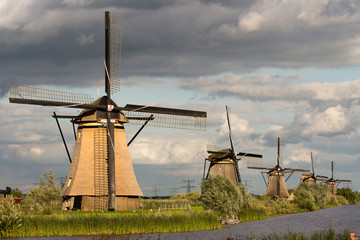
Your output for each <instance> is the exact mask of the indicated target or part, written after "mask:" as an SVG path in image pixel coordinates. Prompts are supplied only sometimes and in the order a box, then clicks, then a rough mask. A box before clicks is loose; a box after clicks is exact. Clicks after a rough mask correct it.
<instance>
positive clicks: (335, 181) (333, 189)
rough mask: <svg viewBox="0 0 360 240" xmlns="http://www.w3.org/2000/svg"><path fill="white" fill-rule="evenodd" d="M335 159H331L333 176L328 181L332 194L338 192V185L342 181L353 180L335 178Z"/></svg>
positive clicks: (349, 181)
mask: <svg viewBox="0 0 360 240" xmlns="http://www.w3.org/2000/svg"><path fill="white" fill-rule="evenodd" d="M334 171H335V170H334V161H331V178H329V179H328V180H327V181H326V184H327V185H328V188H329V191H330V192H331V193H332V194H334V195H335V194H336V187H337V186H339V184H340V183H351V180H343V179H334Z"/></svg>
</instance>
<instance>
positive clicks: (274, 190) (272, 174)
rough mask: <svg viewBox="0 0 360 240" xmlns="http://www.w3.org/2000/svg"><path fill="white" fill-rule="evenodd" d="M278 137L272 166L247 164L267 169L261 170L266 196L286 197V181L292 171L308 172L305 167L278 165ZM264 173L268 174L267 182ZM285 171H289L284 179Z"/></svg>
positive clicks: (287, 194) (254, 167)
mask: <svg viewBox="0 0 360 240" xmlns="http://www.w3.org/2000/svg"><path fill="white" fill-rule="evenodd" d="M280 159H281V156H280V138H278V151H277V160H276V165H275V166H274V167H271V168H269V167H261V166H248V168H251V169H260V170H267V171H265V172H261V174H262V176H263V179H264V182H265V185H267V189H266V193H265V195H266V196H269V197H274V196H278V197H280V198H288V197H289V192H288V190H287V187H286V181H287V180H288V179H289V178H290V177H291V175H292V174H293V173H294V172H310V171H309V170H305V169H296V168H282V167H281V166H280ZM264 173H267V175H268V176H269V178H268V183H266V180H265V177H264ZM285 173H290V174H289V176H288V177H287V178H286V179H285Z"/></svg>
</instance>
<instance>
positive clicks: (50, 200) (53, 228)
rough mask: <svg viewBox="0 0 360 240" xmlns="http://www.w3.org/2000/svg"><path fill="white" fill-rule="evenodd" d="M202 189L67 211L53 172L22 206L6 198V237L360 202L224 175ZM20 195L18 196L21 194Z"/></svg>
mask: <svg viewBox="0 0 360 240" xmlns="http://www.w3.org/2000/svg"><path fill="white" fill-rule="evenodd" d="M201 188H202V192H201V193H200V192H191V193H186V194H176V195H173V196H171V197H170V198H168V199H141V200H140V205H141V209H139V210H137V211H127V212H117V211H116V212H81V211H67V212H63V211H61V198H60V187H59V185H58V183H57V182H56V178H55V176H54V173H53V172H52V171H51V170H50V171H48V172H46V173H45V174H44V177H41V178H40V184H39V186H37V187H35V188H34V189H32V190H30V191H29V192H28V194H27V195H26V196H24V198H23V201H22V204H14V198H13V197H12V196H11V195H10V196H7V197H6V198H2V199H0V214H1V218H0V229H1V231H0V237H25V236H26V237H40V236H68V235H120V234H146V233H165V232H185V231H200V230H212V229H219V228H221V224H220V219H237V220H239V222H247V221H255V220H261V219H266V218H268V217H269V216H274V215H281V214H289V213H296V212H302V211H314V210H316V209H319V208H326V207H330V206H338V205H339V204H348V203H357V202H359V200H360V195H359V193H357V192H352V191H351V189H348V188H344V189H338V191H337V193H338V195H336V196H335V195H332V194H331V193H330V192H329V191H328V189H327V186H326V185H324V184H320V183H317V184H311V185H309V184H305V183H301V184H300V185H299V186H298V187H296V188H294V189H290V190H289V192H290V193H291V195H292V196H293V199H292V200H288V199H279V198H274V199H269V198H267V197H265V196H254V195H252V194H250V193H248V192H247V191H246V188H245V187H244V186H243V185H242V184H240V185H235V184H233V183H232V182H230V181H229V180H228V179H226V178H224V177H214V178H210V179H209V180H207V181H204V182H203V183H202V186H201ZM17 192H18V191H16V192H15V193H16V195H19V194H18V193H17ZM14 196H15V195H14ZM289 236H290V235H289ZM264 239H273V238H264ZM274 239H297V238H274ZM299 239H306V238H299ZM324 239H326V238H324Z"/></svg>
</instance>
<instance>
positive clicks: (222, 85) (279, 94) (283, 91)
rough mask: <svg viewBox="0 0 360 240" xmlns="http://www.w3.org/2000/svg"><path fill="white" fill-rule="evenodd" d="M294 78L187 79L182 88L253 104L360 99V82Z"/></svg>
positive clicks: (350, 100) (225, 77) (232, 77)
mask: <svg viewBox="0 0 360 240" xmlns="http://www.w3.org/2000/svg"><path fill="white" fill-rule="evenodd" d="M292 79H293V76H291V75H289V76H276V75H275V76H269V75H263V76H250V77H247V76H222V77H199V78H187V79H184V80H183V81H182V82H181V83H179V87H181V88H184V89H187V90H190V89H193V90H198V91H201V92H203V93H206V94H208V95H213V96H218V97H227V96H234V97H238V98H245V99H250V100H252V101H275V100H281V101H293V102H297V101H306V102H309V103H314V102H316V103H318V102H324V103H325V102H346V103H347V102H352V101H354V100H357V99H359V98H360V91H358V89H359V88H360V80H352V81H347V82H337V83H330V82H325V83H320V82H309V83H300V81H294V80H292Z"/></svg>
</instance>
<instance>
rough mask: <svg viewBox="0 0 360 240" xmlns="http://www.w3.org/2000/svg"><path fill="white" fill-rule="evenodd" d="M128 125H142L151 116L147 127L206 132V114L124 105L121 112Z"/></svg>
mask: <svg viewBox="0 0 360 240" xmlns="http://www.w3.org/2000/svg"><path fill="white" fill-rule="evenodd" d="M123 112H124V114H125V116H126V117H127V119H128V120H129V123H132V124H135V125H142V124H143V123H144V122H145V121H146V119H148V118H149V117H150V116H151V115H153V119H152V120H151V121H149V122H148V124H147V125H148V126H153V127H163V128H176V129H188V130H202V131H205V130H206V112H200V111H191V110H182V109H174V108H161V107H152V106H140V105H129V104H128V105H126V106H125V107H124V110H123Z"/></svg>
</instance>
